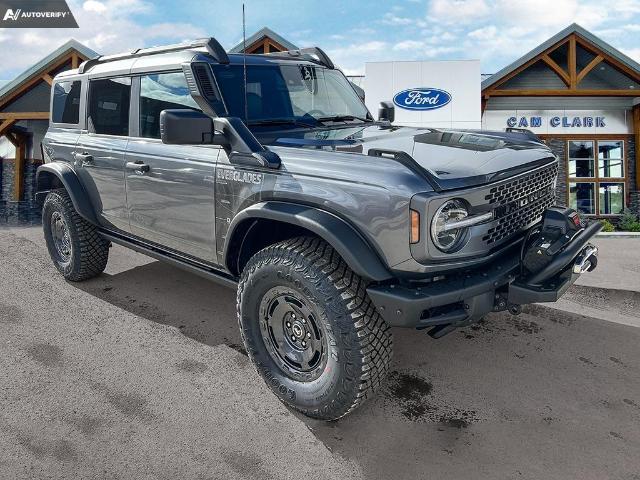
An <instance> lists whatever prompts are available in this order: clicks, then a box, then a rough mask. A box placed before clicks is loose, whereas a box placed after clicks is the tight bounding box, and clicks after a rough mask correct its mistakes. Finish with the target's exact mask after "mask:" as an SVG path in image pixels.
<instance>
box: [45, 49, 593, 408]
mask: <svg viewBox="0 0 640 480" xmlns="http://www.w3.org/2000/svg"><path fill="white" fill-rule="evenodd" d="M393 117H394V111H393V105H392V104H391V103H387V102H383V104H382V106H381V108H380V111H379V112H378V119H377V120H375V119H374V118H373V117H372V115H371V113H370V112H369V111H368V110H367V108H366V107H365V105H364V103H363V100H362V98H360V96H359V94H358V93H357V91H356V89H355V88H354V87H353V85H352V84H350V82H349V81H348V80H347V78H346V77H345V76H344V75H343V73H342V72H341V71H340V70H339V69H338V68H336V67H335V66H334V64H333V63H332V62H331V60H330V59H329V57H328V56H327V55H326V54H325V53H324V52H323V51H322V50H320V49H318V48H309V49H302V50H295V51H288V52H280V53H275V54H262V55H246V56H243V55H242V54H227V53H226V52H225V51H224V49H223V48H222V47H221V46H220V44H219V43H218V42H217V41H216V40H215V39H213V38H210V39H204V40H200V41H195V42H191V43H185V44H179V45H170V46H166V47H154V48H147V49H140V50H135V51H132V52H129V53H125V54H121V55H112V56H105V57H99V58H95V59H91V60H88V61H86V62H84V63H83V64H81V65H80V67H79V68H77V69H74V70H70V71H66V72H63V73H60V74H59V75H57V76H56V78H55V79H54V82H53V86H52V97H51V121H50V126H49V129H48V132H47V134H46V137H45V139H44V141H43V143H42V149H43V155H44V157H45V163H44V164H43V165H42V166H41V167H40V168H39V169H38V172H37V189H38V193H37V198H38V200H39V201H40V202H42V205H43V212H42V219H43V229H44V236H45V239H46V243H47V247H48V250H49V253H50V255H51V258H52V260H53V263H54V264H55V266H56V267H57V269H58V270H59V271H60V272H61V273H62V274H63V275H64V277H65V278H66V279H67V280H70V281H74V282H76V281H82V280H86V279H89V278H91V277H94V276H96V275H99V274H100V273H101V272H102V271H103V270H104V269H105V266H106V264H107V258H108V254H109V248H110V246H111V244H112V243H116V244H120V245H124V246H126V247H129V248H131V249H133V250H136V251H139V252H142V253H144V254H147V255H149V256H151V257H154V258H156V259H159V260H162V261H166V262H169V263H171V264H173V265H175V266H177V267H181V268H184V269H187V270H190V271H192V272H194V273H196V274H199V275H202V276H204V277H207V278H209V279H212V280H215V281H217V282H220V283H222V284H224V285H228V286H230V287H233V288H237V312H238V322H239V326H240V331H241V334H242V339H243V341H244V344H245V347H246V350H247V353H248V355H249V358H250V359H251V360H252V362H253V363H254V364H255V366H256V368H257V370H258V372H259V374H260V375H261V376H262V377H263V378H264V380H265V382H266V383H267V385H268V386H269V387H270V388H271V389H272V390H273V392H274V393H275V394H276V395H277V396H278V397H279V398H280V399H281V400H282V401H284V402H285V403H286V404H287V405H289V406H291V407H293V408H295V409H297V410H299V411H301V412H303V413H304V414H306V415H309V416H312V417H315V418H320V419H327V420H332V419H337V418H340V417H342V416H343V415H346V414H347V413H349V412H351V411H353V410H354V409H355V408H357V407H358V406H359V405H361V404H362V402H363V401H364V400H365V399H367V398H369V397H370V396H371V395H372V394H373V392H374V391H375V390H376V388H378V387H379V386H380V385H381V382H383V379H384V377H385V375H386V373H387V371H388V369H389V362H390V359H391V354H392V333H391V329H390V327H410V328H414V329H425V330H426V331H427V333H428V334H430V335H431V336H432V337H434V338H438V337H441V336H443V335H445V334H447V333H449V332H451V331H453V330H455V329H456V328H459V327H462V326H466V325H469V324H471V323H473V322H476V321H478V320H479V319H481V318H482V317H484V316H485V315H487V314H488V313H490V312H496V311H502V310H509V311H511V312H512V313H513V314H517V313H519V312H520V310H521V305H523V304H528V303H532V302H553V301H555V300H557V299H558V298H559V297H560V296H561V295H562V294H563V293H564V292H565V291H566V289H567V288H568V287H569V286H570V285H571V284H572V283H573V282H574V281H575V279H576V278H577V277H578V276H579V275H581V274H583V273H584V272H586V271H588V270H592V269H593V268H595V266H596V262H597V249H596V248H595V247H594V246H593V245H591V244H589V239H590V238H591V237H592V236H593V235H595V233H597V231H598V230H599V228H600V224H599V223H597V222H593V223H588V222H586V221H584V220H583V219H581V218H580V217H579V216H578V214H577V213H576V212H575V211H573V210H571V209H567V208H562V207H555V206H553V203H554V189H555V183H556V176H557V172H558V166H557V158H555V157H554V155H553V154H552V152H551V151H550V150H549V149H548V148H547V147H546V146H545V145H544V144H543V143H541V142H540V141H539V140H538V139H537V137H535V136H533V135H531V134H529V133H527V132H481V131H452V130H435V129H429V128H409V127H402V126H397V125H394V124H393V123H392V122H393Z"/></svg>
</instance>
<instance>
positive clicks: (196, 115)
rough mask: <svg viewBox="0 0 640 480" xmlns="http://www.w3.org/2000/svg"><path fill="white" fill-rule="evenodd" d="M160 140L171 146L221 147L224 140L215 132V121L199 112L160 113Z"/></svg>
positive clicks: (166, 111) (186, 110) (174, 111)
mask: <svg viewBox="0 0 640 480" xmlns="http://www.w3.org/2000/svg"><path fill="white" fill-rule="evenodd" d="M160 138H161V139H162V143H167V144H170V145H202V144H209V145H211V144H214V145H221V144H222V143H223V142H224V138H223V137H222V136H221V135H216V134H215V133H214V130H213V119H212V118H211V117H210V116H208V115H206V114H204V113H202V112H199V111H197V110H188V109H184V110H182V109H175V110H174V109H171V110H163V111H162V112H160Z"/></svg>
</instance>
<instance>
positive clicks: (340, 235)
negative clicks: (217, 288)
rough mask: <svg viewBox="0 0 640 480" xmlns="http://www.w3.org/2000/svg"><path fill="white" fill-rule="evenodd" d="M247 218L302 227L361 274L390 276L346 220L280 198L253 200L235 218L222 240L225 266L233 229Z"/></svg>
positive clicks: (375, 277) (370, 277) (380, 277)
mask: <svg viewBox="0 0 640 480" xmlns="http://www.w3.org/2000/svg"><path fill="white" fill-rule="evenodd" d="M248 219H268V220H277V221H280V222H284V223H289V224H292V225H296V226H298V227H302V228H305V229H307V230H309V231H311V232H313V233H314V234H316V235H317V236H319V237H320V238H322V239H323V240H325V241H326V242H327V243H329V245H331V246H332V247H333V248H334V249H335V250H336V251H337V252H338V253H339V254H340V256H341V257H342V258H343V259H344V261H345V262H346V263H347V265H349V267H350V268H351V269H352V270H353V271H354V272H355V273H357V274H358V275H360V276H361V277H363V278H366V279H368V280H372V281H377V282H380V281H384V280H388V279H390V278H392V275H391V273H390V272H389V270H388V269H387V267H386V266H385V265H384V263H383V262H382V260H381V259H380V257H379V256H378V254H377V253H376V251H375V250H374V249H373V248H372V247H371V246H370V245H369V244H368V243H367V241H366V240H365V239H364V238H363V237H362V235H361V234H359V233H358V232H357V230H356V229H355V228H353V227H352V226H351V225H349V224H348V223H347V222H346V221H344V220H342V219H341V218H340V217H337V216H336V215H334V214H332V213H329V212H327V211H325V210H321V209H319V208H315V207H311V206H307V205H300V204H296V203H289V202H282V201H267V202H261V203H256V204H254V205H251V206H250V207H247V208H246V209H244V210H242V211H241V212H239V213H238V214H237V215H236V216H235V217H234V219H233V220H232V221H231V224H230V226H229V231H228V232H227V236H226V239H225V245H224V260H225V264H226V265H228V262H227V261H228V255H229V247H230V244H231V239H232V238H233V236H234V233H235V230H236V228H237V227H238V225H240V224H241V223H243V222H244V221H245V220H248Z"/></svg>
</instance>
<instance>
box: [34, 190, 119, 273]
mask: <svg viewBox="0 0 640 480" xmlns="http://www.w3.org/2000/svg"><path fill="white" fill-rule="evenodd" d="M42 227H43V230H44V238H45V241H46V242H47V249H48V250H49V255H50V256H51V260H53V264H54V265H55V267H56V268H57V269H58V271H59V272H60V273H62V275H64V278H66V279H67V280H70V281H72V282H80V281H83V280H88V279H89V278H93V277H95V276H97V275H100V274H101V273H102V272H103V271H104V269H105V267H106V266H107V260H108V259H109V247H110V245H111V244H110V242H108V241H107V240H104V239H103V238H102V237H101V236H100V235H99V234H98V230H97V228H96V227H95V226H94V225H92V224H90V223H89V222H87V221H86V220H85V219H84V218H82V217H81V216H80V215H78V212H76V209H75V208H74V206H73V202H72V201H71V198H70V197H69V194H68V193H67V191H66V190H64V189H60V190H54V191H52V192H50V193H49V194H48V195H47V197H46V198H45V201H44V206H43V207H42Z"/></svg>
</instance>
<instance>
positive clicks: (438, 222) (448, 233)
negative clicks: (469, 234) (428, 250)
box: [431, 199, 469, 252]
mask: <svg viewBox="0 0 640 480" xmlns="http://www.w3.org/2000/svg"><path fill="white" fill-rule="evenodd" d="M467 216H469V211H468V210H467V206H466V203H465V202H464V201H463V200H458V199H454V200H449V201H447V202H445V203H444V204H443V205H442V206H441V207H440V208H438V211H436V214H435V216H434V217H433V220H432V221H431V239H432V240H433V243H434V244H435V246H436V247H438V249H439V250H442V251H443V252H450V251H452V250H454V249H455V248H456V247H458V246H459V245H460V243H461V241H462V238H463V237H464V234H465V232H466V231H467V228H465V227H456V224H457V222H459V221H460V220H463V219H465V218H466V217H467Z"/></svg>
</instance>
